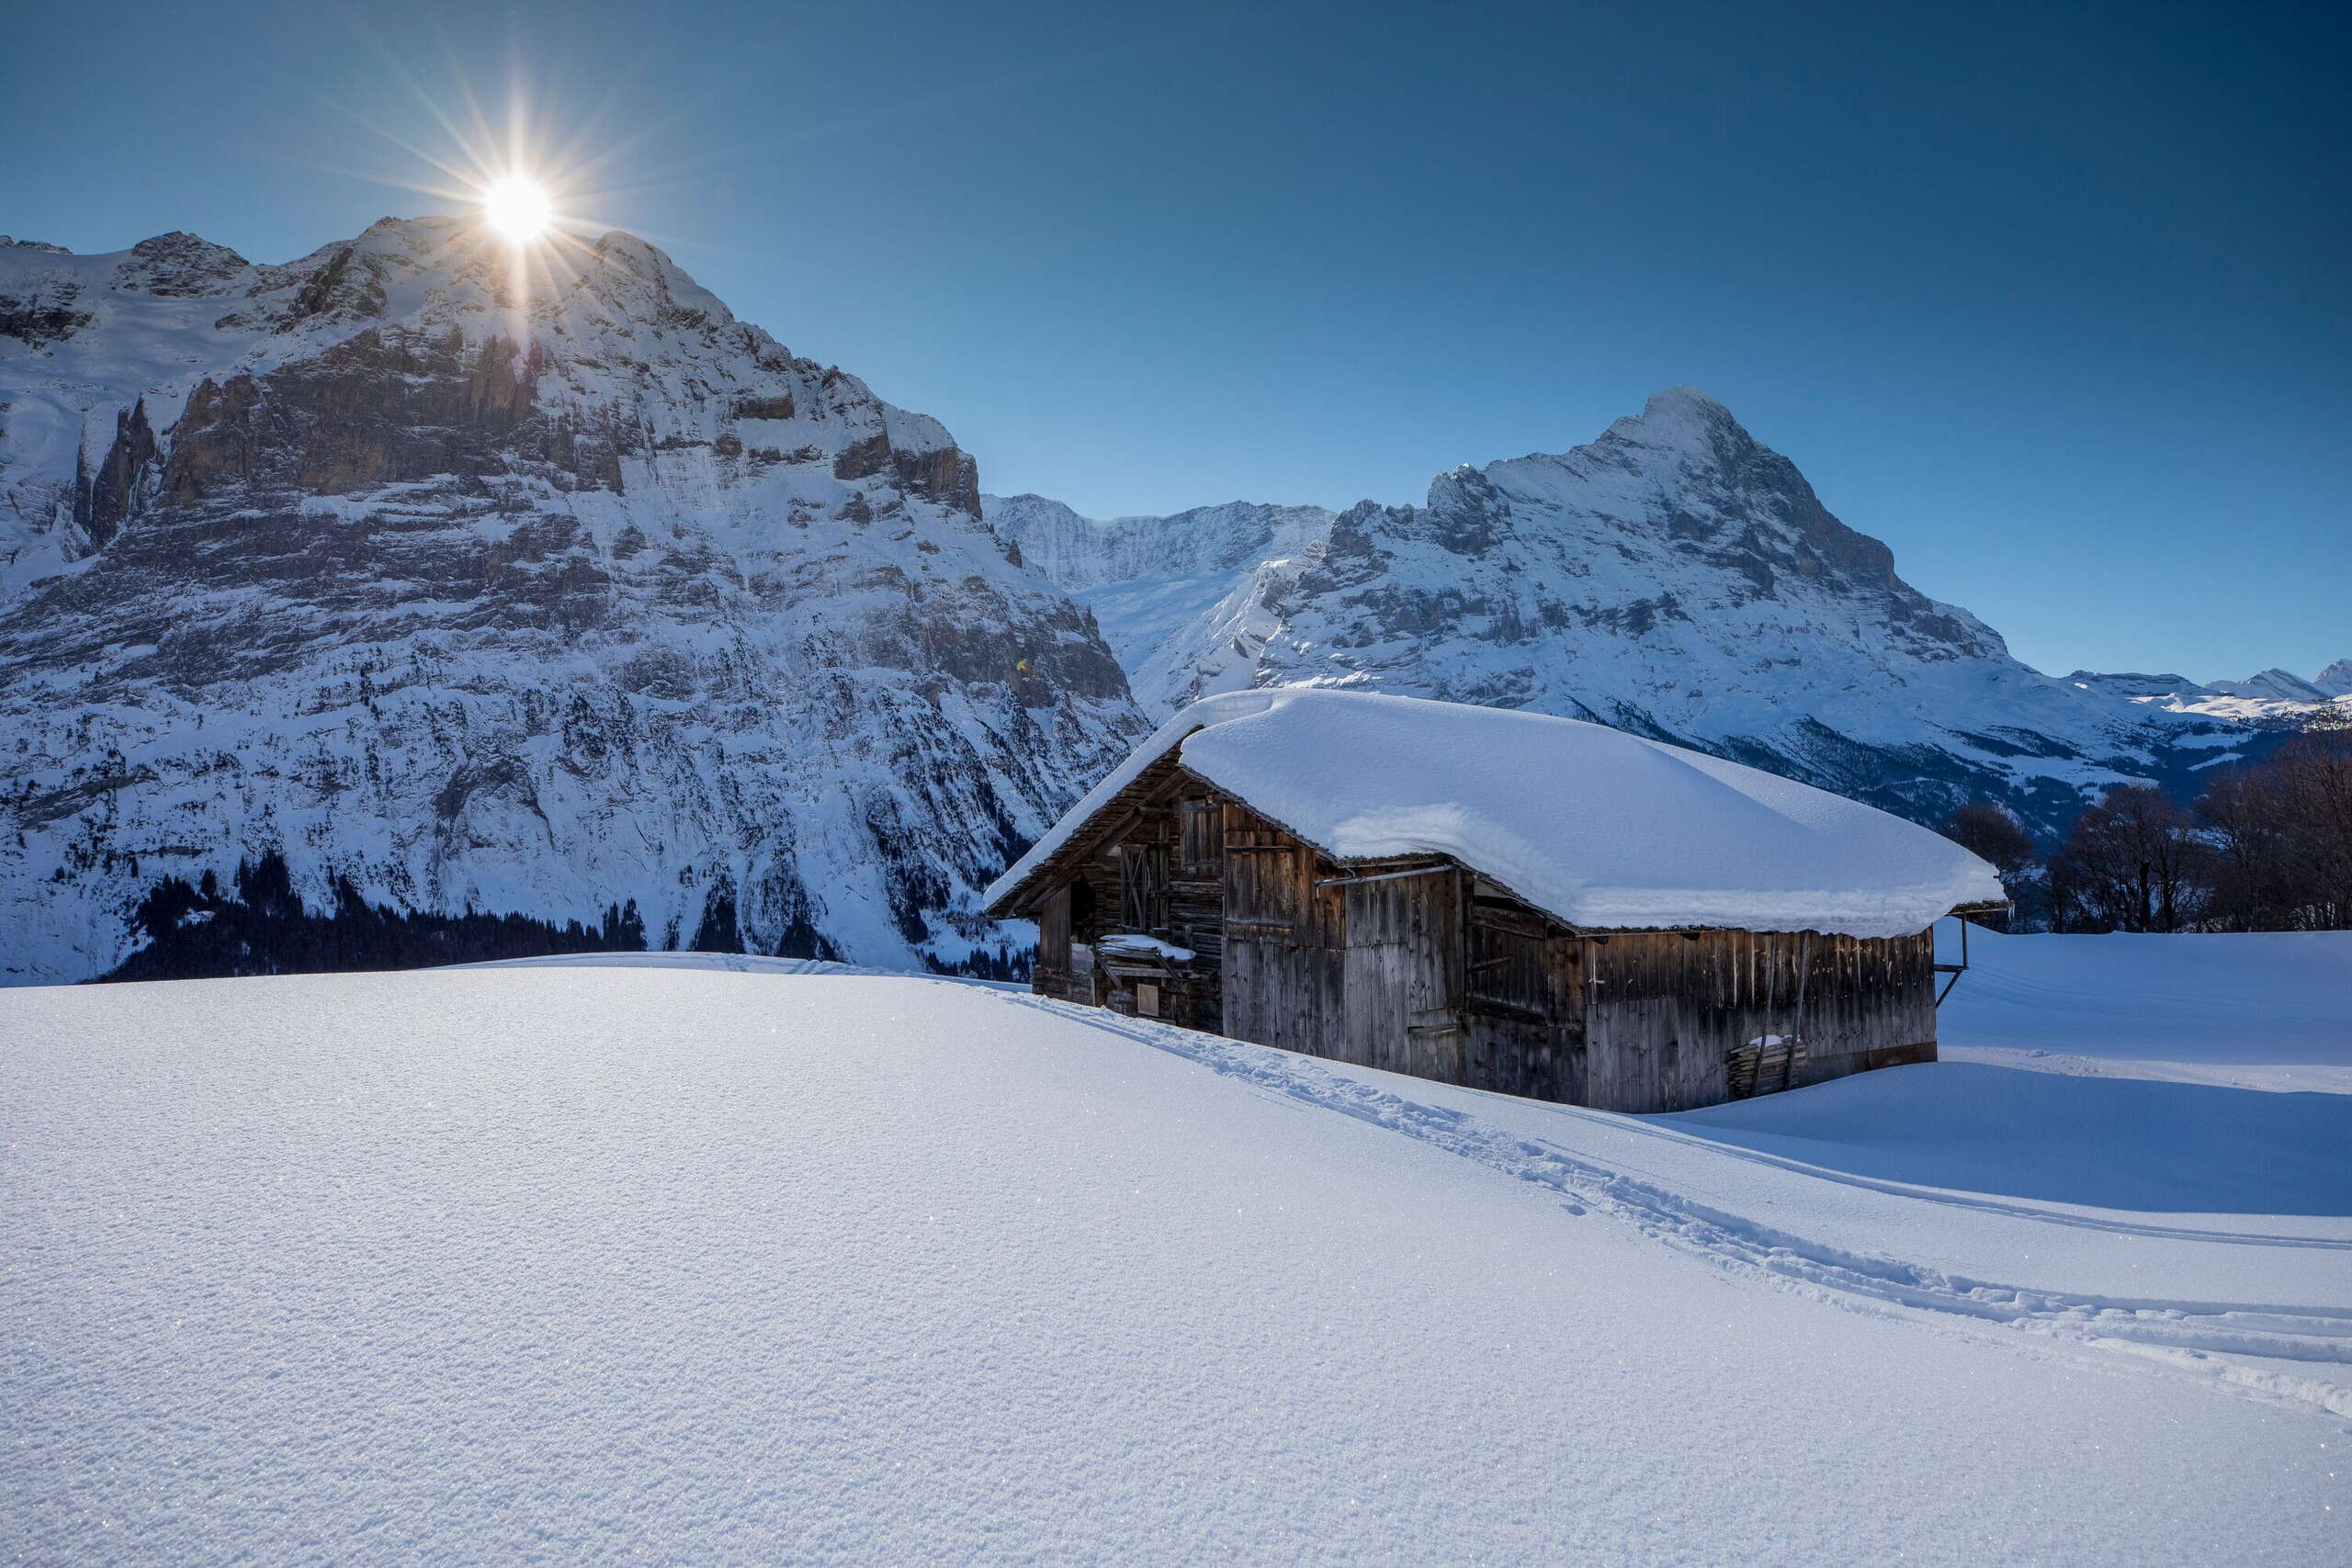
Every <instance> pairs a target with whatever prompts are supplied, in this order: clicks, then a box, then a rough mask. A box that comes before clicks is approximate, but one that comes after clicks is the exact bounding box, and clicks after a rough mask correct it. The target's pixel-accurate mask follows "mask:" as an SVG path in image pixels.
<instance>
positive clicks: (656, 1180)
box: [0, 939, 2352, 1568]
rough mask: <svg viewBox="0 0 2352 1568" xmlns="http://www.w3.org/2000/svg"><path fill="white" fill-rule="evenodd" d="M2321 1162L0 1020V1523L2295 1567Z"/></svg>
mask: <svg viewBox="0 0 2352 1568" xmlns="http://www.w3.org/2000/svg"><path fill="white" fill-rule="evenodd" d="M2035 940H2040V939H2035ZM656 962H675V960H665V959H657V960H656ZM1987 1079H1994V1080H1998V1081H1997V1083H1996V1084H1991V1085H1988V1084H1987V1082H1986V1080H1987ZM1994 1090H1997V1091H1998V1092H1997V1093H1996V1092H1992V1091H1994ZM2148 1090H2156V1091H2162V1093H2163V1095H2165V1097H2167V1098H2166V1100H2165V1105H2164V1106H2163V1107H2162V1108H2161V1109H2162V1111H2163V1114H2161V1115H2159V1116H2157V1117H2155V1118H2154V1119H2153V1120H2151V1121H2149V1122H2146V1123H2145V1124H2144V1125H2143V1124H2139V1123H2134V1122H2129V1121H2127V1120H2125V1118H2127V1117H2128V1116H2129V1115H2130V1114H2131V1113H2132V1112H2135V1111H2142V1110H2144V1109H2145V1107H2144V1106H2143V1104H2142V1099H2143V1091H2148ZM2222 1101H2226V1102H2227V1111H2226V1114H2224V1115H2222V1116H2219V1117H2214V1116H2208V1115H2204V1114H2200V1112H2201V1111H2204V1110H2206V1109H2208V1108H2210V1107H2211V1106H2212V1105H2214V1104H2217V1103H2219V1102H2222ZM1974 1104H1990V1105H1991V1106H1993V1107H1994V1108H1995V1109H1994V1112H1993V1113H1991V1114H1970V1115H1962V1114H1961V1113H1962V1112H1968V1111H1969V1110H1970V1107H1971V1106H1972V1105H1974ZM2347 1116H2352V1097H2343V1096H2332V1095H2255V1094H2247V1093H2245V1091H2241V1090H2231V1089H2214V1088H2211V1087H2205V1086H2196V1085H2182V1084H2148V1083H2144V1082H2139V1081H2131V1080H2113V1081H2110V1080H2102V1079H2087V1078H2066V1077H2057V1076H2053V1075H2047V1074H2039V1073H2030V1072H2020V1071H2013V1070H2003V1069H1998V1068H1993V1067H1986V1066H1960V1067H1951V1068H1944V1067H1938V1066H1925V1067H1905V1068H1897V1069H1894V1070H1891V1071H1888V1072H1883V1073H1872V1074H1866V1075H1863V1076H1862V1077H1860V1078H1858V1079H1851V1080H1846V1081H1844V1082H1841V1083H1838V1084H1832V1085H1828V1086H1824V1087H1823V1088H1819V1089H1804V1090H1798V1091H1796V1092H1794V1093H1792V1094H1786V1095H1777V1096H1773V1097H1770V1100H1769V1101H1758V1102H1754V1103H1753V1105H1752V1106H1749V1107H1746V1108H1742V1107H1727V1108H1722V1111H1721V1113H1720V1114H1717V1113H1713V1112H1709V1113H1702V1114H1699V1115H1691V1116H1683V1117H1668V1118H1641V1117H1624V1116H1609V1115H1602V1114H1598V1113H1592V1112H1585V1111H1575V1110H1573V1109H1569V1108H1565V1107H1555V1106H1544V1105H1539V1104H1535V1103H1533V1102H1530V1101H1513V1100H1507V1099H1505V1098H1503V1097H1498V1096H1493V1095H1481V1094H1476V1093H1473V1092H1470V1091H1466V1090H1458V1089H1448V1088H1445V1087H1444V1086H1441V1085H1436V1084H1430V1083H1425V1082H1421V1081H1419V1080H1415V1079H1409V1078H1400V1077H1390V1076H1387V1075H1384V1074H1380V1073H1376V1072H1372V1071H1368V1070H1363V1069H1357V1068H1351V1067H1345V1066H1338V1065H1335V1064H1329V1063H1322V1062H1317V1061H1315V1060H1313V1059H1311V1058H1306V1057H1300V1056H1293V1055H1285V1054H1283V1053H1282V1052H1278V1051H1272V1050H1269V1049H1266V1048H1264V1047H1261V1046H1254V1045H1247V1044H1242V1043H1237V1042H1231V1041H1224V1040H1219V1039H1217V1038H1216V1037H1214V1036H1210V1035H1203V1034H1197V1033H1192V1032H1185V1031H1181V1030H1175V1029H1170V1028H1165V1027H1162V1026H1159V1025H1157V1024H1154V1023H1151V1022H1149V1021H1136V1020H1123V1019H1116V1018H1112V1017H1109V1016H1108V1015H1104V1014H1102V1013H1100V1012H1098V1011H1095V1010H1083V1011H1080V1010H1071V1009H1066V1008H1062V1007H1059V1006H1057V1005H1056V1004H1051V1003H1041V1002H1038V1001H1036V1000H1035V999H1034V998H1025V997H1016V996H1010V995H1007V994H1004V993H1002V992H998V991H991V990H988V989H985V988H982V987H973V986H967V985H959V984H956V983H953V982H946V981H937V980H924V979H919V978H912V977H882V976H855V975H778V974H774V973H756V972H755V973H711V972H702V973H695V972H691V971H684V970H679V969H673V968H651V967H644V966H641V965H632V966H627V967H612V968H603V967H578V966H567V967H560V968H532V967H526V968H519V969H517V968H506V969H494V970H475V971H462V972H437V973H424V974H409V975H396V976H333V977H308V976H305V977H288V978H277V979H260V980H234V981H200V982H193V983H181V984H171V985H139V986H111V987H51V988H28V989H19V990H17V991H14V992H10V993H8V994H7V995H6V996H5V997H4V998H0V1187H5V1189H6V1191H7V1193H8V1195H9V1201H8V1202H7V1204H6V1208H5V1210H4V1211H0V1242H4V1243H5V1247H6V1255H7V1257H8V1258H9V1259H10V1267H9V1268H7V1269H5V1270H0V1337H5V1338H6V1355H5V1356H0V1403H5V1407H6V1410H7V1411H8V1425H9V1434H8V1441H7V1442H6V1444H4V1445H0V1498H5V1499H6V1502H5V1504H0V1510H5V1512H6V1517H7V1519H8V1526H7V1536H8V1540H9V1542H10V1545H11V1546H12V1548H14V1549H15V1551H17V1553H19V1554H22V1555H24V1556H26V1557H27V1558H28V1560H34V1561H42V1562H175V1563H189V1564H196V1563H210V1562H296V1561H303V1562H311V1561H355V1562H356V1561H365V1562H453V1561H464V1562H517V1561H526V1560H529V1561H547V1562H604V1561H614V1560H618V1559H621V1558H624V1557H641V1558H643V1559H645V1560H647V1561H656V1562H707V1563H773V1562H860V1563H872V1562H917V1561H920V1562H973V1563H993V1562H1069V1563H1090V1562H1103V1563H1122V1564H1145V1563H1161V1562H1168V1563H1180V1562H1181V1563H1193V1562H1209V1561H1242V1562H1302V1563H1333V1564H1337V1563H1366V1562H1395V1563H1424V1562H1464V1563H1468V1562H1595V1563H1598V1562H1644V1563H1665V1562H1674V1563H1693V1564H1699V1563H1704V1564H1710V1565H1731V1564H1773V1565H1780V1564H1786V1563H1790V1562H1807V1563H1817V1564H1824V1565H1832V1564H1841V1563H1852V1564H1866V1563H1867V1564H1880V1563H1885V1562H1896V1561H1900V1562H1907V1563H1923V1564H1935V1563H1966V1564H1972V1565H1973V1564H1983V1563H2018V1564H2025V1563H2055V1562H2064V1563H2068V1564H2074V1565H2078V1568H2093V1565H2098V1564H2130V1565H2131V1568H2152V1565H2158V1564H2199V1565H2203V1564H2211V1563H2219V1562H2229V1563H2239V1564H2248V1565H2254V1564H2271V1563H2277V1564H2290V1563H2291V1564H2309V1563H2318V1562H2341V1561H2343V1560H2344V1559H2345V1556H2346V1547H2347V1545H2352V1535H2347V1531H2348V1530H2352V1495H2347V1487H2352V1482H2347V1471H2346V1466H2345V1465H2344V1463H2343V1462H2342V1459H2341V1453H2342V1448H2343V1428H2344V1421H2345V1416H2346V1413H2352V1403H2347V1402H2346V1392H2345V1388H2344V1382H2345V1378H2344V1373H2345V1370H2346V1354H2347V1347H2352V1337H2347V1336H2346V1333H2345V1329H2346V1325H2347V1324H2352V1217H2347V1216H2352V1202H2347V1201H2346V1199H2347V1197H2352V1168H2347V1165H2346V1160H2347V1157H2352V1156H2347V1150H2352V1121H2347ZM2200 1124H2201V1125H2206V1126H2211V1125H2216V1124H2218V1125H2220V1126H2222V1127H2223V1128H2225V1130H2226V1136H2225V1137H2224V1138H2223V1139H2222V1143H2221V1144H2220V1145H2218V1146H2215V1145H2210V1144H2209V1141H2208V1140H2207V1139H2206V1138H2205V1137H2204V1136H2203V1135H2202V1134H2200V1133H2199V1131H2198V1129H2199V1126H2200ZM1956 1129H1957V1130H1956ZM2070 1134H2072V1135H2075V1137H2076V1138H2077V1139H2081V1138H2083V1137H2086V1136H2089V1135H2096V1136H2097V1137H2098V1138H2099V1139H2103V1140H2107V1141H2108V1142H2109V1144H2110V1145H2112V1146H2113V1148H2114V1159H2113V1161H2112V1162H2111V1163H2109V1164H2104V1165H2103V1164H2101V1163H2100V1162H2098V1161H2096V1160H2086V1159H2084V1158H2083V1157H2081V1156H2080V1154H2079V1151H2076V1152H2069V1151H2067V1150H2066V1149H2065V1148H2064V1145H2065V1143H2066V1141H2067V1139H2068V1137H2069V1135H2070ZM1972 1140H1973V1142H1972ZM2053 1149H2054V1152H2053ZM2280 1153H2291V1154H2293V1156H2294V1163H2292V1164H2291V1166H2290V1167H2287V1168H2281V1167H2280V1166H2279V1164H2278V1162H2277V1161H2276V1159H2275V1156H2278V1154H2280ZM1906 1162H1907V1163H1906ZM2240 1164H2245V1166H2246V1168H2236V1169H2233V1165H2240ZM1927 1183H1933V1184H1932V1185H1931V1184H1927ZM2217 1199H2228V1200H2254V1201H2260V1202H2262V1203H2264V1204H2266V1205H2269V1206H2273V1207H2275V1209H2276V1210H2277V1211H2278V1212H2275V1213H2232V1212H2222V1210H2223V1209H2224V1205H2223V1204H2222V1203H2221V1202H2217V1201H2215V1200H2217ZM2158 1203H2161V1204H2162V1205H2164V1207H2162V1208H2158V1207H2157V1206H2155V1205H2156V1204H2158ZM2102 1204H2104V1205H2106V1206H2101V1205H2102ZM2176 1208H2177V1210H2179V1211H2185V1212H2173V1211H2174V1209H2176ZM2331 1411H2332V1413H2331Z"/></svg>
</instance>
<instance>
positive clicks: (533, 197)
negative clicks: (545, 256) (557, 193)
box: [481, 175, 555, 245]
mask: <svg viewBox="0 0 2352 1568" xmlns="http://www.w3.org/2000/svg"><path fill="white" fill-rule="evenodd" d="M481 215H482V218H483V220H485V221H487V222H488V223H489V224H490V226H491V227H492V228H493V229H495V230H497V231H499V232H500V233H501V234H503V235H504V236H505V237H506V241H507V243H510V244H515V245H526V244H529V243H531V242H532V241H533V240H536V239H537V238H538V237H539V236H540V235H542V234H544V233H546V232H547V231H548V224H549V223H550V222H552V221H553V220H554V219H555V203H553V202H552V201H549V200H548V191H547V186H543V185H541V184H539V182H538V181H537V180H535V179H533V178H531V177H530V176H529V175H502V176H501V177H500V178H498V179H494V180H492V181H491V182H490V184H489V185H488V186H484V187H483V189H482V193H481Z"/></svg>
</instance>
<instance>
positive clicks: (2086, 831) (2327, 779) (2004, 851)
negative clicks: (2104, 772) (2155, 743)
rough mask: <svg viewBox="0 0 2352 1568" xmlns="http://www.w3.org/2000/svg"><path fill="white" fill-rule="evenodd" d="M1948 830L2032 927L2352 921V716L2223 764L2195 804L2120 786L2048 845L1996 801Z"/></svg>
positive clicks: (2184, 927) (2310, 927)
mask: <svg viewBox="0 0 2352 1568" xmlns="http://www.w3.org/2000/svg"><path fill="white" fill-rule="evenodd" d="M1943 831H1944V834H1945V836H1946V837H1948V838H1950V839H1951V840H1955V841H1956V842H1958V843H1960V844H1961V845H1962V846H1964V847H1965V848H1967V849H1969V850H1972V851H1973V852H1975V853H1977V854H1978V855H1981V856H1983V857H1984V858H1985V860H1988V861H1990V862H1992V863H1993V864H1994V866H1995V867H1996V868H1997V869H1998V870H1999V871H2000V873H2001V877H2002V880H2003V881H2004V882H2005V883H2006V884H2007V886H2008V888H2009V892H2010V896H2011V897H2012V898H2013V899H2014V900H2015V901H2016V905H2017V914H2016V917H2015V918H2014V921H2013V923H2014V924H2016V925H2017V926H2018V927H2019V928H2020V929H2024V930H2034V929H2045V930H2049V931H2346V930H2352V718H2347V719H2338V720H2332V721H2326V722H2323V723H2322V724H2320V725H2317V726H2314V727H2313V728H2307V729H2304V730H2302V731H2301V732H2300V733H2298V734H2296V735H2295V736H2293V737H2292V738H2290V739H2288V740H2287V741H2285V742H2284V743H2283V744H2281V745H2280V746H2279V747H2278V750H2275V751H2273V752H2271V753H2270V754H2269V755H2268V756H2267V757H2264V758H2262V759H2261V760H2260V761H2255V762H2251V763H2247V764H2245V765H2243V766H2239V767H2233V768H2227V769H2222V770H2218V771H2216V773H2214V775H2213V776H2212V778H2211V781H2210V782H2209V783H2208V784H2206V786H2205V789H2204V792H2203V793H2202V794H2201V795H2199V796H2198V797H2197V799H2196V801H2195V803H2194V804H2193V805H2190V806H2187V807H2184V806H2182V805H2180V804H2179V803H2178V802H2177V801H2175V800H2174V799H2173V798H2172V797H2171V796H2170V795H2166V794H2165V792H2164V791H2162V790H2160V789H2158V788H2156V787H2155V786H2154V785H2153V784H2117V785H2114V786H2113V787H2111V788H2109V790H2108V791H2107V793H2106V795H2104V796H2103V797H2101V798H2100V799H2099V800H2098V802H2097V803H2096V804H2095V805H2092V806H2089V807H2085V808H2084V810H2083V811H2082V813H2081V814H2080V815H2079V816H2077V817H2076V818H2075V821H2074V824H2073V826H2072V827H2071V828H2070V829H2068V830H2067V832H2066V835H2065V837H2064V839H2063V840H2060V841H2059V843H2058V844H2057V845H2056V846H2055V847H2054V848H2052V850H2050V851H2049V852H2048V853H2046V854H2045V853H2042V852H2041V850H2040V849H2039V847H2038V846H2037V845H2036V844H2035V843H2034V842H2033V840H2032V839H2031V838H2030V836H2028V834H2027V833H2026V831H2025V829H2023V828H2021V827H2019V826H2018V821H2017V819H2016V818H2013V817H2011V816H2010V815H2009V814H2008V813H2007V811H2005V810H2003V809H2002V808H2001V807H1999V806H1996V805H1995V804H1994V803H1992V802H1991V801H1985V800H1979V801H1973V802H1971V803H1970V804H1969V805H1967V806H1964V807H1961V808H1960V810H1959V811H1957V812H1956V813H1954V814H1953V816H1952V818H1951V820H1950V821H1949V822H1947V823H1946V824H1945V825H1944V829H1943Z"/></svg>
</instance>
